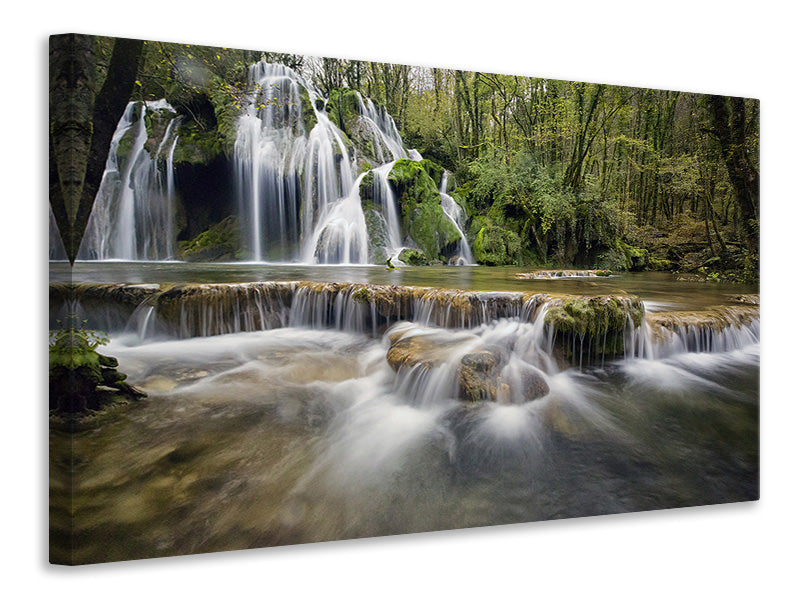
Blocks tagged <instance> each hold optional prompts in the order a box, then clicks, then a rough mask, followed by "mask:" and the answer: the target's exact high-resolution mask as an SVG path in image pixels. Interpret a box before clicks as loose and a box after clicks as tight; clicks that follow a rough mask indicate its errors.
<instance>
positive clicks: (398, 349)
mask: <svg viewBox="0 0 800 600" xmlns="http://www.w3.org/2000/svg"><path fill="white" fill-rule="evenodd" d="M461 341H463V340H459V341H458V342H455V343H454V342H450V343H447V342H443V341H441V340H439V339H437V338H436V336H432V335H407V336H404V337H401V338H399V339H396V340H395V341H394V342H392V344H391V346H390V347H389V350H388V352H387V353H386V360H387V361H388V363H389V365H390V366H391V367H392V369H394V370H395V371H399V370H400V368H401V367H405V368H408V369H410V368H412V367H416V366H421V367H422V368H423V369H433V368H435V367H438V366H440V365H442V364H444V362H445V361H446V360H447V359H448V357H449V356H450V354H449V353H450V351H451V349H452V348H453V347H454V346H456V345H457V344H459V343H461Z"/></svg>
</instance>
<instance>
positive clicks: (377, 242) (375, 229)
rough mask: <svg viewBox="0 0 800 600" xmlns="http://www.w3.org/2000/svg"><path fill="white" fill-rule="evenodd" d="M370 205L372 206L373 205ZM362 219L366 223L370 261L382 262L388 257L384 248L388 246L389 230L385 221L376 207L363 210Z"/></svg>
mask: <svg viewBox="0 0 800 600" xmlns="http://www.w3.org/2000/svg"><path fill="white" fill-rule="evenodd" d="M370 204H371V203H370ZM372 206H373V207H374V205H372ZM364 221H365V222H366V224H367V238H368V244H369V257H370V261H371V262H373V263H374V264H379V263H382V262H384V261H385V260H386V259H387V258H388V255H387V254H386V250H385V248H386V247H387V246H389V231H388V229H387V227H386V221H385V220H384V218H383V215H381V213H380V211H379V210H377V209H376V208H369V209H365V210H364Z"/></svg>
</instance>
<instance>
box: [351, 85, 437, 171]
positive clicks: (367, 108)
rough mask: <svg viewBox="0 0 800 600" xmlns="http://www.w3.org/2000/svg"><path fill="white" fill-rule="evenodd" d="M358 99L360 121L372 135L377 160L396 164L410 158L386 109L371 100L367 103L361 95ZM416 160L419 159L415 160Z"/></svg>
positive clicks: (358, 95)
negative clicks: (397, 161) (398, 160)
mask: <svg viewBox="0 0 800 600" xmlns="http://www.w3.org/2000/svg"><path fill="white" fill-rule="evenodd" d="M357 97H358V109H359V112H360V113H361V117H360V119H361V121H362V123H363V124H364V125H365V126H366V127H367V128H368V129H369V131H370V133H371V135H372V140H373V144H374V147H375V154H376V158H377V159H378V160H379V161H380V162H381V163H386V162H388V161H392V162H394V161H396V160H397V159H399V158H409V155H408V153H407V152H406V150H405V148H403V140H402V139H401V138H400V132H398V131H397V125H396V124H395V122H394V119H392V117H391V116H390V115H389V113H388V112H386V109H385V108H384V107H380V108H377V107H376V106H375V103H374V102H372V100H370V99H369V98H367V99H366V101H365V100H364V98H363V97H362V96H361V94H359V93H357ZM417 155H419V153H417ZM420 158H422V157H420ZM414 160H419V159H417V158H415V159H414Z"/></svg>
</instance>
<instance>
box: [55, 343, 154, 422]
mask: <svg viewBox="0 0 800 600" xmlns="http://www.w3.org/2000/svg"><path fill="white" fill-rule="evenodd" d="M107 342H108V337H106V335H105V334H103V333H100V332H98V331H91V330H85V329H62V330H55V331H51V332H50V349H49V350H50V351H49V392H50V398H49V407H50V410H51V411H52V413H51V414H54V415H59V416H66V417H67V418H68V419H71V418H72V417H73V416H76V415H81V414H84V413H86V412H87V411H97V410H100V409H102V408H103V407H105V406H106V405H107V404H109V403H111V402H114V401H115V400H122V401H127V400H135V399H137V398H140V397H142V396H144V395H145V394H143V393H142V392H140V391H139V390H136V389H135V388H133V387H131V386H130V385H129V384H127V383H125V379H127V375H125V374H124V373H120V372H119V371H117V369H116V367H117V366H118V364H119V363H118V361H117V359H116V358H113V357H111V356H105V355H103V354H100V353H99V352H97V348H98V347H99V346H101V345H103V344H105V343H107Z"/></svg>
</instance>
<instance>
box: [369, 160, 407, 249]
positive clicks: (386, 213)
mask: <svg viewBox="0 0 800 600" xmlns="http://www.w3.org/2000/svg"><path fill="white" fill-rule="evenodd" d="M395 162H396V161H392V162H388V163H386V164H385V165H381V166H380V167H377V168H375V169H373V170H372V172H373V173H374V174H375V176H374V179H373V183H372V185H373V191H372V193H373V198H374V199H375V202H376V203H377V204H378V205H379V206H380V207H381V216H382V217H383V220H384V223H385V224H386V237H387V240H386V241H387V244H386V246H385V247H384V251H385V253H386V254H387V256H394V255H395V254H397V253H399V251H400V249H401V247H402V240H401V234H400V216H399V215H398V211H397V201H396V199H395V196H394V192H393V191H392V186H391V185H390V184H389V173H390V172H391V171H392V168H393V167H394V163H395Z"/></svg>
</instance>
